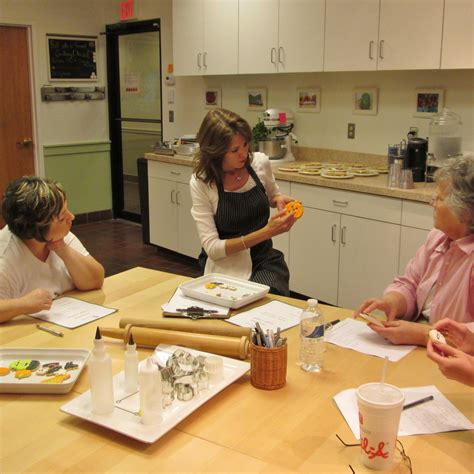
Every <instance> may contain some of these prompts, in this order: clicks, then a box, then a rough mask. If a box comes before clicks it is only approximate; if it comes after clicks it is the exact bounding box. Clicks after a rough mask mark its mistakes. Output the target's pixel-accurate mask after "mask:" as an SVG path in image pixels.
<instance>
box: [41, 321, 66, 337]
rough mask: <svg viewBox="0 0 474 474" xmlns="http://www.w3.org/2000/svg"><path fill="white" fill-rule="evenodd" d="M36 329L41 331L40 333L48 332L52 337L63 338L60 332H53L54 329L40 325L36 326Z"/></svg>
mask: <svg viewBox="0 0 474 474" xmlns="http://www.w3.org/2000/svg"><path fill="white" fill-rule="evenodd" d="M36 327H37V328H38V329H41V331H46V332H49V333H50V334H52V335H53V336H58V337H64V334H63V333H62V332H59V331H55V330H54V329H51V328H47V327H46V326H41V325H40V324H37V325H36Z"/></svg>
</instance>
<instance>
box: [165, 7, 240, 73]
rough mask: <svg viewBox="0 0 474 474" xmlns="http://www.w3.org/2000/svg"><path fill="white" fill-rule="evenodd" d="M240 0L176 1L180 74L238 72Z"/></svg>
mask: <svg viewBox="0 0 474 474" xmlns="http://www.w3.org/2000/svg"><path fill="white" fill-rule="evenodd" d="M238 11H239V3H238V0H173V61H174V72H175V74H176V75H180V76H186V75H207V74H237V72H238V28H239V26H238Z"/></svg>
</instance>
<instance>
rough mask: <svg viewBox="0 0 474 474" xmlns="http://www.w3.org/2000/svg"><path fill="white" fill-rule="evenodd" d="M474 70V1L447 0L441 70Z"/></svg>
mask: <svg viewBox="0 0 474 474" xmlns="http://www.w3.org/2000/svg"><path fill="white" fill-rule="evenodd" d="M472 68H474V0H445V2H444V25H443V45H442V49H441V69H472Z"/></svg>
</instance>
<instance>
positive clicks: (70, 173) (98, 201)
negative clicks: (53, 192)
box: [44, 142, 112, 214]
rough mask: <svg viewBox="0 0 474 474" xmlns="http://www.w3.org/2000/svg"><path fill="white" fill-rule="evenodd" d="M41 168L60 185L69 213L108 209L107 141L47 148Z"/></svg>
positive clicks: (49, 146) (108, 160)
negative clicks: (43, 167) (64, 193)
mask: <svg viewBox="0 0 474 474" xmlns="http://www.w3.org/2000/svg"><path fill="white" fill-rule="evenodd" d="M44 166H45V172H46V177H47V178H51V179H55V180H56V181H59V182H60V183H61V184H62V185H63V186H64V188H65V190H66V192H67V199H68V206H69V209H71V211H72V212H73V213H75V214H83V213H87V212H94V211H104V210H109V209H112V183H111V172H110V142H87V143H74V144H68V145H47V146H45V147H44Z"/></svg>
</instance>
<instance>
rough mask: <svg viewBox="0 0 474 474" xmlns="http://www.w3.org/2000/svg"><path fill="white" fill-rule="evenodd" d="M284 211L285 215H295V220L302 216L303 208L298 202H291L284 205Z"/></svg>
mask: <svg viewBox="0 0 474 474" xmlns="http://www.w3.org/2000/svg"><path fill="white" fill-rule="evenodd" d="M285 210H286V213H287V214H289V213H290V212H292V213H293V214H294V215H295V218H296V219H299V218H300V217H301V216H302V215H303V212H304V207H303V204H301V202H299V201H291V202H289V203H287V204H286V206H285Z"/></svg>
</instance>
